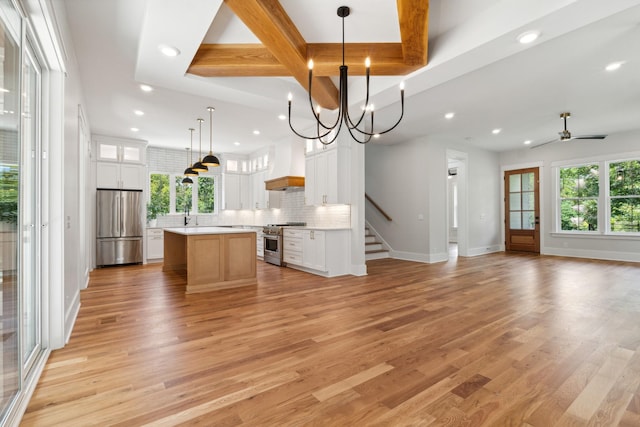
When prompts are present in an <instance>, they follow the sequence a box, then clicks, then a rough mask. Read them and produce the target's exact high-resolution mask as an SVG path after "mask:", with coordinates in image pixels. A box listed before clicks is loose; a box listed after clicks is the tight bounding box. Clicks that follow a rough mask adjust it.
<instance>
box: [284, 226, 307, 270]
mask: <svg viewBox="0 0 640 427" xmlns="http://www.w3.org/2000/svg"><path fill="white" fill-rule="evenodd" d="M302 233H303V231H302V230H290V229H285V230H284V235H283V237H282V260H283V261H284V262H285V263H286V264H291V265H300V266H301V265H302Z"/></svg>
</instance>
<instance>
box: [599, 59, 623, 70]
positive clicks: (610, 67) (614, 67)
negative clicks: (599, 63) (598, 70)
mask: <svg viewBox="0 0 640 427" xmlns="http://www.w3.org/2000/svg"><path fill="white" fill-rule="evenodd" d="M623 64H624V61H617V62H612V63H611V64H609V65H607V66H606V67H604V69H605V70H607V71H615V70H617V69H619V68H620V67H622V65H623Z"/></svg>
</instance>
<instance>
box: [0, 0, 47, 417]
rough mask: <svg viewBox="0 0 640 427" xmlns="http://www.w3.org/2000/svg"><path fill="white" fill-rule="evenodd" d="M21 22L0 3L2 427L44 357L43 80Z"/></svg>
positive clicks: (9, 7) (3, 0)
mask: <svg viewBox="0 0 640 427" xmlns="http://www.w3.org/2000/svg"><path fill="white" fill-rule="evenodd" d="M24 22H25V21H24V20H23V19H22V17H21V16H20V15H19V13H18V12H17V10H16V9H15V7H14V6H13V3H12V2H10V1H7V0H0V209H1V211H0V319H1V321H0V335H1V338H2V339H1V340H0V352H1V354H2V357H1V358H0V388H1V390H0V392H1V393H2V394H1V397H0V424H2V423H3V421H4V419H5V417H6V416H7V415H8V414H9V413H10V411H11V409H12V405H13V404H14V402H15V401H16V397H17V396H19V395H20V393H21V392H22V390H23V388H24V385H25V383H26V382H27V381H28V380H30V379H31V378H32V377H31V375H32V373H33V367H34V362H35V360H36V358H37V357H38V356H39V355H41V354H42V353H41V351H42V337H41V332H42V318H41V316H42V304H41V303H42V294H41V283H42V281H41V266H42V260H41V244H40V241H41V235H42V231H41V228H42V227H41V224H42V215H41V209H42V207H41V203H40V201H41V182H42V177H41V175H40V171H41V169H42V168H41V160H40V159H41V158H42V147H41V144H40V141H41V135H40V129H41V127H42V126H41V123H42V114H41V112H42V102H41V93H42V73H41V68H40V65H39V62H38V59H37V58H38V57H37V55H36V49H35V48H34V47H33V46H34V45H33V44H32V43H31V42H30V37H29V36H28V35H26V32H25V31H24V28H23V23H24Z"/></svg>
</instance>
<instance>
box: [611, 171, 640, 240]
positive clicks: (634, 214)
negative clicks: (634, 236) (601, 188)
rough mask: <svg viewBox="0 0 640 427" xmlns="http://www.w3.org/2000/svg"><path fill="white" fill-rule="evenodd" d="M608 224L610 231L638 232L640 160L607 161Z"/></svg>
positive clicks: (639, 219)
mask: <svg viewBox="0 0 640 427" xmlns="http://www.w3.org/2000/svg"><path fill="white" fill-rule="evenodd" d="M609 224H610V227H611V231H612V232H621V233H640V161H638V160H630V161H626V162H612V163H609Z"/></svg>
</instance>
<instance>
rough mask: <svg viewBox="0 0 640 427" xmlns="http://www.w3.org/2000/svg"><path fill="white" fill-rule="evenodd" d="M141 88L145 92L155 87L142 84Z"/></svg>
mask: <svg viewBox="0 0 640 427" xmlns="http://www.w3.org/2000/svg"><path fill="white" fill-rule="evenodd" d="M140 89H142V90H143V91H145V92H151V91H152V90H153V88H152V87H151V86H149V85H140Z"/></svg>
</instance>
